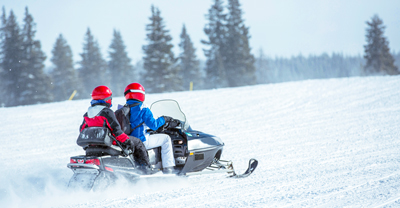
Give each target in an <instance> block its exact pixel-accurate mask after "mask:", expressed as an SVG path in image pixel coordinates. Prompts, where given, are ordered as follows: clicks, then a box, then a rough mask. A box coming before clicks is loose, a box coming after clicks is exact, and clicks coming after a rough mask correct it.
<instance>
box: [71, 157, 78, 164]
mask: <svg viewBox="0 0 400 208" xmlns="http://www.w3.org/2000/svg"><path fill="white" fill-rule="evenodd" d="M69 162H70V163H78V162H77V161H76V159H72V158H71V159H70V160H69Z"/></svg>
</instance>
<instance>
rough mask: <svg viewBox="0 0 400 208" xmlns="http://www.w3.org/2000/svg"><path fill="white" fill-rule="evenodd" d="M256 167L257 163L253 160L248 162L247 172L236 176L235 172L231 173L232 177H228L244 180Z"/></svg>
mask: <svg viewBox="0 0 400 208" xmlns="http://www.w3.org/2000/svg"><path fill="white" fill-rule="evenodd" d="M257 165H258V161H257V160H256V159H254V158H252V159H250V160H249V167H248V168H247V170H246V171H245V172H244V173H243V174H236V173H235V172H234V173H233V175H231V176H229V177H231V178H245V177H247V176H249V175H250V174H252V173H253V172H254V170H255V169H256V168H257Z"/></svg>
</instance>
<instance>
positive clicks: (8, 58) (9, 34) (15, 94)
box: [0, 7, 24, 106]
mask: <svg viewBox="0 0 400 208" xmlns="http://www.w3.org/2000/svg"><path fill="white" fill-rule="evenodd" d="M2 25H3V26H2V28H1V34H2V35H1V36H2V38H1V40H2V42H1V61H0V68H1V69H2V74H1V77H2V83H1V84H2V86H1V87H2V91H3V93H4V95H7V96H4V97H3V101H2V102H4V104H5V106H16V105H20V103H18V102H17V101H18V98H19V96H20V95H21V93H22V89H23V87H22V86H20V82H19V75H20V74H21V73H22V71H23V65H22V63H21V60H23V59H24V50H23V37H22V35H21V29H20V27H19V25H18V22H17V19H16V16H15V15H14V12H13V11H12V10H11V11H10V15H9V17H8V19H7V18H6V17H5V11H4V7H3V15H2Z"/></svg>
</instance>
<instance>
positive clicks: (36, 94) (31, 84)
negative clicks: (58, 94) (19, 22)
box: [17, 7, 53, 105]
mask: <svg viewBox="0 0 400 208" xmlns="http://www.w3.org/2000/svg"><path fill="white" fill-rule="evenodd" d="M24 22H25V24H24V27H23V30H22V35H23V49H24V59H23V61H22V65H23V71H21V73H20V74H19V78H18V79H19V81H18V82H19V84H20V86H22V88H21V94H20V96H19V99H18V102H17V103H19V104H21V105H22V104H36V103H44V102H50V101H52V100H53V97H52V94H51V91H52V88H51V79H50V77H49V76H48V75H47V74H45V73H44V71H43V69H44V61H45V60H46V55H45V54H44V52H43V51H42V49H41V44H40V41H38V40H35V33H36V24H35V23H34V21H33V17H32V15H31V14H29V11H28V8H27V7H26V8H25V18H24Z"/></svg>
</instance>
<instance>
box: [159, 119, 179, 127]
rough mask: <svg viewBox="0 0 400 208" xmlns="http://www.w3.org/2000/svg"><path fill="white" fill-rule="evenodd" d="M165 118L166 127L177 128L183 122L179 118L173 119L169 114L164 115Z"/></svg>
mask: <svg viewBox="0 0 400 208" xmlns="http://www.w3.org/2000/svg"><path fill="white" fill-rule="evenodd" d="M163 117H164V120H165V124H164V128H175V127H177V126H179V125H180V124H181V122H180V121H179V120H177V119H173V118H171V117H169V116H163Z"/></svg>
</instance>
